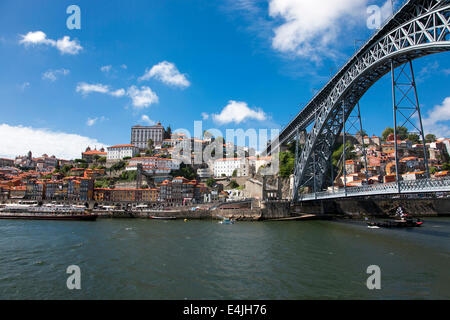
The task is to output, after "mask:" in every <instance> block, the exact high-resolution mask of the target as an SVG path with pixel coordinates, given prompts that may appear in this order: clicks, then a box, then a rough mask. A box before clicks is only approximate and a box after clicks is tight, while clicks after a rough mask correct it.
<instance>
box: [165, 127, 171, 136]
mask: <svg viewBox="0 0 450 320" xmlns="http://www.w3.org/2000/svg"><path fill="white" fill-rule="evenodd" d="M171 138H172V128H170V126H168V127H167V129H166V130H164V139H171Z"/></svg>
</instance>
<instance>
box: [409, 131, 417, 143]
mask: <svg viewBox="0 0 450 320" xmlns="http://www.w3.org/2000/svg"><path fill="white" fill-rule="evenodd" d="M408 140H409V141H411V142H412V143H414V144H418V143H420V137H419V135H418V134H415V133H410V134H408Z"/></svg>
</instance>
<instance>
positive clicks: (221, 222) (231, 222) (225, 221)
mask: <svg viewBox="0 0 450 320" xmlns="http://www.w3.org/2000/svg"><path fill="white" fill-rule="evenodd" d="M234 222H235V221H234V220H233V219H228V218H224V219H223V220H222V221H219V223H220V224H234Z"/></svg>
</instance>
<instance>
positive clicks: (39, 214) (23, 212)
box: [0, 205, 98, 221]
mask: <svg viewBox="0 0 450 320" xmlns="http://www.w3.org/2000/svg"><path fill="white" fill-rule="evenodd" d="M97 217H98V215H97V214H92V212H91V211H90V210H88V209H86V208H80V207H78V208H76V207H59V206H58V207H56V206H54V207H48V206H46V207H37V206H23V205H19V206H17V205H12V206H6V207H5V208H1V209H0V219H21V220H63V221H69V220H72V221H73V220H78V221H95V220H96V219H97Z"/></svg>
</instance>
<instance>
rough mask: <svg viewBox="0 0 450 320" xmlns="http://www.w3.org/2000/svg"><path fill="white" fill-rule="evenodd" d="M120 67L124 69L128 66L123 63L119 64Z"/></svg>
mask: <svg viewBox="0 0 450 320" xmlns="http://www.w3.org/2000/svg"><path fill="white" fill-rule="evenodd" d="M120 67H121V68H122V69H124V70H126V69H127V68H128V67H127V65H126V64H123V65H121V66H120Z"/></svg>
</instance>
